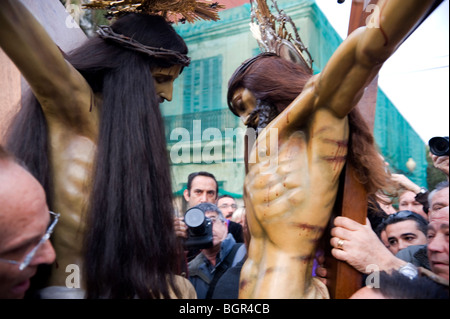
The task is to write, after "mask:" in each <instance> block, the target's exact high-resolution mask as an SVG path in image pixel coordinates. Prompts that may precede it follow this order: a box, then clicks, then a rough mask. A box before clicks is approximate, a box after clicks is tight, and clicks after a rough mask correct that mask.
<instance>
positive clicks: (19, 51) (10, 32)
mask: <svg viewBox="0 0 450 319" xmlns="http://www.w3.org/2000/svg"><path fill="white" fill-rule="evenodd" d="M0 47H1V48H2V49H3V50H4V51H5V53H6V54H7V55H8V56H9V58H10V59H11V60H12V61H13V62H14V64H15V65H16V66H17V67H18V69H19V70H20V72H21V73H22V75H23V76H24V78H25V79H26V80H27V82H28V84H29V85H30V87H31V89H32V91H33V93H34V94H35V96H36V97H37V99H38V100H39V102H40V104H41V106H42V108H43V110H44V114H45V115H46V118H47V120H48V121H50V122H52V121H53V122H61V121H63V122H64V123H65V124H69V125H71V126H73V127H76V128H77V129H78V130H84V131H85V132H89V131H90V130H92V127H91V126H92V125H91V123H90V122H93V120H92V118H93V117H92V116H90V114H89V107H90V103H91V101H92V93H91V90H90V87H89V85H88V84H87V82H86V81H85V80H84V78H83V77H82V76H81V74H80V73H79V72H78V71H76V70H75V69H74V68H73V67H72V66H71V65H70V64H69V63H68V62H67V61H66V60H65V59H64V57H63V55H62V53H61V51H60V50H59V48H58V47H57V46H56V44H55V43H54V42H53V40H52V39H51V38H50V36H49V35H48V34H47V33H46V31H45V29H44V28H43V27H42V26H41V25H40V24H39V22H38V21H37V20H36V19H35V18H34V16H33V15H32V14H31V13H30V12H29V11H28V10H27V9H26V7H25V6H24V5H23V4H22V3H20V1H18V0H0Z"/></svg>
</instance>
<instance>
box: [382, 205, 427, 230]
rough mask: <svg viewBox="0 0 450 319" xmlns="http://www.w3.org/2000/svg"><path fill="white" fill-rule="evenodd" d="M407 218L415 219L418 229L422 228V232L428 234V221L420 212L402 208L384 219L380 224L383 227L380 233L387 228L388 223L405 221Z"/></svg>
mask: <svg viewBox="0 0 450 319" xmlns="http://www.w3.org/2000/svg"><path fill="white" fill-rule="evenodd" d="M407 220H412V221H415V222H416V225H417V229H418V230H420V231H421V232H422V233H424V235H425V236H426V235H427V231H428V221H427V220H426V219H425V218H423V217H422V216H420V215H419V214H417V213H414V212H412V211H410V210H401V211H398V212H397V213H395V214H391V215H388V216H387V217H386V219H385V220H384V221H383V223H382V225H381V226H380V227H381V229H380V233H381V231H383V230H384V229H386V227H387V226H388V225H392V224H396V223H400V222H404V221H407Z"/></svg>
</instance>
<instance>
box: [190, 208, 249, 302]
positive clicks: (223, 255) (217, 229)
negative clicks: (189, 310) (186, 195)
mask: <svg viewBox="0 0 450 319" xmlns="http://www.w3.org/2000/svg"><path fill="white" fill-rule="evenodd" d="M195 208H198V209H200V210H201V211H203V212H204V214H205V217H206V221H207V222H211V224H212V246H211V247H209V248H204V249H201V250H200V254H199V255H197V256H196V257H195V258H194V259H193V260H192V261H190V262H189V264H188V269H189V280H190V281H191V283H192V284H193V285H194V287H195V290H196V292H197V297H198V299H210V298H211V296H212V293H213V292H214V288H215V286H216V283H217V281H218V280H219V278H220V277H221V276H222V275H223V273H224V272H225V271H226V270H227V269H228V268H230V267H233V266H234V265H236V264H237V263H238V262H240V261H241V260H242V258H244V256H245V254H246V249H245V245H244V244H242V243H236V241H235V240H234V238H233V236H232V235H231V234H229V233H228V230H227V225H226V220H225V218H224V217H223V215H222V212H221V211H220V210H219V208H217V206H216V205H214V204H210V203H202V204H199V205H197V206H195Z"/></svg>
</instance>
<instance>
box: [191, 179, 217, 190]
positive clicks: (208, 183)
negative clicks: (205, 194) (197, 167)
mask: <svg viewBox="0 0 450 319" xmlns="http://www.w3.org/2000/svg"><path fill="white" fill-rule="evenodd" d="M192 188H196V189H213V190H215V189H216V183H215V182H214V180H213V179H212V178H211V177H208V176H196V177H195V178H194V179H193V180H192Z"/></svg>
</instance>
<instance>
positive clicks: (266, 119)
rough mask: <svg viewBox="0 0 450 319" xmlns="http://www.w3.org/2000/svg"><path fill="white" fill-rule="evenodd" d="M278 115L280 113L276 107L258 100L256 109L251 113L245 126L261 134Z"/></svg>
mask: <svg viewBox="0 0 450 319" xmlns="http://www.w3.org/2000/svg"><path fill="white" fill-rule="evenodd" d="M277 115H278V111H277V109H276V107H275V106H273V105H270V104H267V103H265V102H262V101H260V100H258V101H257V103H256V107H255V109H254V110H253V111H252V112H251V113H250V115H249V116H248V119H247V121H246V123H245V124H246V125H247V127H251V128H253V129H254V130H255V131H256V133H259V131H261V130H262V129H263V128H265V127H266V126H267V125H268V124H269V123H270V122H271V121H272V120H273V119H274V118H275V117H277Z"/></svg>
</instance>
